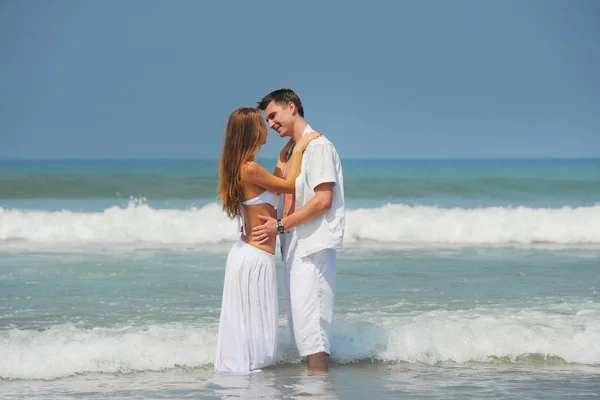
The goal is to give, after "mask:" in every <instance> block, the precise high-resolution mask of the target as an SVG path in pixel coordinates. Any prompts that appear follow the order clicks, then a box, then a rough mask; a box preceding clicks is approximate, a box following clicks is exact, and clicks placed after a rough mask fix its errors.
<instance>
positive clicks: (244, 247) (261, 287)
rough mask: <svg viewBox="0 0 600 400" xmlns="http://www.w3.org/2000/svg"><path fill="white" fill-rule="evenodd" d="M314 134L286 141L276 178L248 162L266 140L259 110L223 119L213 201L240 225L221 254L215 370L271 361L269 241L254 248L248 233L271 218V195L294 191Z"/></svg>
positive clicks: (244, 369) (273, 321)
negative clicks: (222, 275) (232, 241)
mask: <svg viewBox="0 0 600 400" xmlns="http://www.w3.org/2000/svg"><path fill="white" fill-rule="evenodd" d="M319 136H321V134H319V133H313V134H308V135H304V136H303V137H302V139H301V140H300V141H299V142H298V143H296V145H295V146H293V142H291V141H290V142H288V144H287V145H286V146H285V148H284V149H283V150H282V151H281V154H280V156H279V162H278V163H277V167H278V170H281V169H282V167H283V165H284V163H285V162H286V158H287V157H288V155H289V154H290V149H291V157H290V158H289V161H287V166H286V175H285V178H281V177H279V176H275V175H272V174H271V173H270V172H269V171H267V170H266V169H265V168H263V167H262V166H260V164H258V163H257V162H255V161H254V156H255V154H256V151H257V149H258V147H259V146H261V145H263V144H265V143H266V142H267V127H266V125H265V121H264V119H263V117H262V114H261V113H260V111H259V110H257V109H255V108H239V109H237V110H235V111H234V112H233V113H232V114H231V115H230V117H229V121H228V123H227V129H226V131H225V141H224V145H223V154H222V156H221V161H220V165H219V197H220V198H221V200H222V201H223V210H224V211H225V212H226V213H227V216H229V217H230V218H238V220H239V221H240V222H241V224H240V225H241V230H240V231H241V236H240V240H238V241H237V242H236V243H235V244H234V245H233V247H232V248H231V250H230V251H229V255H228V256H227V265H226V270H225V282H224V285H223V302H222V305H221V318H220V320H219V333H218V336H217V356H216V360H215V370H216V371H228V372H241V373H248V372H250V371H252V370H256V369H259V368H263V367H266V366H268V365H270V364H274V363H275V362H276V350H277V319H278V305H277V281H276V274H275V256H274V254H275V238H273V239H271V240H270V241H268V242H267V243H264V244H258V243H256V242H254V241H253V240H252V235H251V232H252V227H253V226H255V225H260V224H261V223H262V222H261V221H260V220H259V218H258V216H259V215H269V216H271V217H275V215H276V214H275V205H276V202H277V193H293V192H294V186H295V180H296V178H297V177H298V175H299V174H300V166H301V162H302V153H303V151H304V149H306V146H307V145H308V143H309V142H310V141H311V140H313V139H315V138H317V137H319Z"/></svg>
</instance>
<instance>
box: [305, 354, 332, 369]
mask: <svg viewBox="0 0 600 400" xmlns="http://www.w3.org/2000/svg"><path fill="white" fill-rule="evenodd" d="M307 358H308V369H309V371H323V372H327V371H328V370H329V354H327V353H325V352H321V353H316V354H311V355H309V356H308V357H307Z"/></svg>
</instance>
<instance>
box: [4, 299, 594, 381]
mask: <svg viewBox="0 0 600 400" xmlns="http://www.w3.org/2000/svg"><path fill="white" fill-rule="evenodd" d="M569 309H570V312H569V313H564V312H561V313H557V312H556V310H553V308H552V307H545V308H543V309H511V308H491V309H486V308H477V309H473V310H459V311H444V310H438V311H429V312H421V313H416V312H412V313H407V314H405V315H401V314H383V313H377V312H370V313H366V314H364V315H359V316H354V317H352V318H351V317H350V316H348V317H347V318H346V319H344V316H340V321H339V322H338V323H336V334H335V335H334V341H333V346H334V348H333V354H332V359H333V361H336V362H353V361H357V360H364V359H370V360H379V361H392V362H411V363H412V362H419V363H426V364H437V363H440V362H455V363H467V362H473V361H475V362H495V360H497V359H498V358H500V359H503V360H505V362H517V363H519V362H522V360H523V359H531V357H535V358H536V359H538V360H540V359H541V360H543V359H548V358H553V357H556V358H560V359H562V360H563V361H564V362H567V363H574V364H583V365H598V364H600V307H599V306H598V305H597V304H594V303H591V302H584V303H580V304H571V305H570V307H569ZM279 344H280V346H279V354H280V358H281V360H280V362H283V363H295V362H299V359H298V357H297V353H295V352H294V351H293V350H292V348H291V345H290V342H289V336H288V334H287V332H286V328H285V326H283V325H282V326H281V330H280V340H279ZM215 346H216V324H211V325H210V326H201V325H193V324H188V323H185V324H183V323H182V324H163V325H148V326H137V327H133V326H123V327H113V328H92V329H90V328H83V327H78V326H75V325H72V324H65V325H55V326H53V327H52V328H50V329H48V330H46V331H42V332H38V331H33V330H19V329H11V330H4V331H0V378H3V379H54V378H59V377H64V376H70V375H73V374H78V373H89V372H106V373H115V372H121V373H127V372H133V371H162V370H165V369H170V368H176V367H187V368H197V367H202V368H212V363H213V362H214V354H215Z"/></svg>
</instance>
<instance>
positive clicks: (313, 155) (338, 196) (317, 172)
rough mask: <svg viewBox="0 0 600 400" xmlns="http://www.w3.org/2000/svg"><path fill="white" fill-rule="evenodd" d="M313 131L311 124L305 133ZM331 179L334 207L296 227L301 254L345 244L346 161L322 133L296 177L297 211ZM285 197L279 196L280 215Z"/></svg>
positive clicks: (310, 144)
mask: <svg viewBox="0 0 600 400" xmlns="http://www.w3.org/2000/svg"><path fill="white" fill-rule="evenodd" d="M310 132H314V130H313V129H312V128H311V127H310V125H307V126H306V128H304V132H302V135H305V134H307V133H310ZM329 182H331V183H333V184H334V185H333V197H332V204H331V208H330V209H329V210H327V211H326V212H324V213H323V214H321V215H319V216H318V217H317V218H315V219H313V220H310V221H308V222H305V223H304V224H302V225H299V226H297V227H296V228H295V229H296V235H297V236H298V249H297V255H298V256H299V257H306V256H309V255H311V254H314V253H316V252H318V251H320V250H323V249H341V248H342V246H343V239H344V225H345V206H344V177H343V173H342V164H341V162H340V157H339V155H338V154H337V151H336V150H335V147H334V146H333V144H332V143H331V142H330V141H329V140H328V139H327V138H325V137H324V136H322V137H320V138H317V139H314V140H312V141H311V142H310V143H309V144H308V147H307V148H306V150H305V151H304V156H303V157H302V168H301V170H300V175H299V176H298V178H296V193H295V197H296V204H295V211H296V210H298V209H299V208H300V207H302V206H303V205H305V204H306V203H308V201H309V200H310V199H312V198H313V197H314V195H315V191H314V189H315V187H317V186H318V185H320V184H322V183H329ZM283 197H284V196H283V195H280V196H279V200H280V201H279V207H278V210H277V213H278V217H279V218H281V214H282V212H283Z"/></svg>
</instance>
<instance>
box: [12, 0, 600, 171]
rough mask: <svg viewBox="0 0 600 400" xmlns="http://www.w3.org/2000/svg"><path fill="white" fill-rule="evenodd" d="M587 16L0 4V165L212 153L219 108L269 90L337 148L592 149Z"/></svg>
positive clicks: (598, 121) (381, 7)
mask: <svg viewBox="0 0 600 400" xmlns="http://www.w3.org/2000/svg"><path fill="white" fill-rule="evenodd" d="M598 21H600V2H598V1H595V0H589V1H581V0H574V1H562V0H558V1H557V0H519V1H515V0H498V1H491V0H490V1H478V0H473V1H459V0H457V1H445V0H425V1H376V0H374V1H369V2H364V1H361V2H356V1H346V2H341V1H337V2H334V1H324V0H321V1H301V2H284V1H221V2H217V1H211V2H208V1H206V2H205V1H200V0H198V1H185V0H178V1H153V0H145V1H141V0H140V1H134V0H128V1H113V0H108V1H99V0H95V1H94V0H91V1H85V2H83V1H75V0H72V1H60V0H53V1H47V2H46V1H17V0H4V1H2V2H0V51H1V54H0V89H1V92H2V93H3V95H2V96H0V137H1V143H2V145H1V146H0V158H4V159H6V158H217V157H218V156H219V152H220V148H221V145H222V137H223V131H224V127H225V123H226V120H227V118H228V116H229V114H230V112H231V111H233V109H235V108H237V107H240V106H254V105H255V104H256V101H257V100H259V99H260V98H261V97H262V96H263V95H264V94H266V93H268V92H269V91H271V90H274V89H278V88H281V87H290V88H293V89H294V90H296V91H297V93H298V94H299V95H300V97H301V98H302V100H303V103H304V107H305V112H306V118H307V120H308V121H309V123H311V125H312V126H313V127H314V128H315V129H317V130H319V131H321V132H323V133H325V135H326V136H328V137H329V138H330V139H331V140H332V141H333V142H334V143H335V144H336V147H337V149H338V152H339V153H340V155H341V156H342V157H349V158H380V157H382V158H472V157H476V158H487V157H600V72H599V71H600V45H598V43H599V42H600V24H598ZM283 144H284V142H283V140H282V139H280V138H279V137H278V136H277V134H276V133H275V132H273V131H270V133H269V142H268V143H267V145H266V146H265V147H264V149H263V157H274V156H275V155H276V154H277V153H278V149H279V148H280V147H281V146H283Z"/></svg>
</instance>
